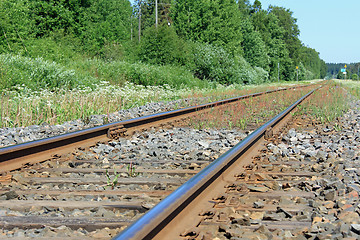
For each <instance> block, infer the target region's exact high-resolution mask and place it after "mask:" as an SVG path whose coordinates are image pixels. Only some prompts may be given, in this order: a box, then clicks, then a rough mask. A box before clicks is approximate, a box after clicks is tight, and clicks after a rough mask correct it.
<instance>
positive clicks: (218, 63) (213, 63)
mask: <svg viewBox="0 0 360 240" xmlns="http://www.w3.org/2000/svg"><path fill="white" fill-rule="evenodd" d="M191 45H192V56H191V60H190V61H189V62H188V64H187V66H188V68H189V69H191V71H192V72H193V73H194V75H195V76H196V77H198V78H200V79H207V80H210V81H216V82H218V83H221V84H230V83H233V82H235V80H236V77H235V76H234V74H235V62H234V59H233V58H232V57H231V56H230V54H229V53H227V52H226V51H225V50H224V49H223V48H222V47H217V46H213V45H210V44H207V43H199V42H195V43H192V44H191Z"/></svg>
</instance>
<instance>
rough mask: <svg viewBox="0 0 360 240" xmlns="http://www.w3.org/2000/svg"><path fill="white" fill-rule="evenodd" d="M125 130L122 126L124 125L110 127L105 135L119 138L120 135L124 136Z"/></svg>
mask: <svg viewBox="0 0 360 240" xmlns="http://www.w3.org/2000/svg"><path fill="white" fill-rule="evenodd" d="M126 132H127V129H126V128H125V127H124V125H119V126H115V127H111V128H109V130H108V132H107V137H108V138H110V139H119V138H120V137H123V136H125V133H126Z"/></svg>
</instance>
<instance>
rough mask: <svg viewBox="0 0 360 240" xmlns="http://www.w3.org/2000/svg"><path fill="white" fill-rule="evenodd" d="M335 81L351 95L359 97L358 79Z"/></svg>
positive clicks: (359, 83) (359, 82) (359, 85)
mask: <svg viewBox="0 0 360 240" xmlns="http://www.w3.org/2000/svg"><path fill="white" fill-rule="evenodd" d="M335 82H336V83H337V84H339V85H340V86H342V87H344V88H345V89H346V90H347V91H349V92H350V93H351V95H353V96H355V97H357V98H358V99H360V81H353V80H335Z"/></svg>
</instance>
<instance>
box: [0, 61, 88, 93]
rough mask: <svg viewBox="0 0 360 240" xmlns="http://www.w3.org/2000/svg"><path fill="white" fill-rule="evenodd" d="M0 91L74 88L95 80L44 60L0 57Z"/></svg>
mask: <svg viewBox="0 0 360 240" xmlns="http://www.w3.org/2000/svg"><path fill="white" fill-rule="evenodd" d="M0 66H1V68H0V71H1V73H0V77H1V79H0V89H4V88H11V87H13V86H16V85H23V86H26V87H28V88H30V89H39V88H47V89H56V88H68V89H71V88H74V87H76V86H79V85H90V84H92V83H95V81H94V79H89V78H87V77H85V76H80V75H78V74H76V73H75V71H74V70H68V69H65V67H63V66H61V65H59V64H57V63H55V62H51V61H46V60H44V59H42V58H35V59H33V58H29V57H23V56H19V55H11V54H1V55H0Z"/></svg>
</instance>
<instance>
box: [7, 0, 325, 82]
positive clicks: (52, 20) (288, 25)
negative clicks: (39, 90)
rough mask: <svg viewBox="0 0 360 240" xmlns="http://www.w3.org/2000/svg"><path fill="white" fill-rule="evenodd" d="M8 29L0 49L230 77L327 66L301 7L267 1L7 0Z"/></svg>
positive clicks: (261, 78) (290, 74)
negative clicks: (303, 25)
mask: <svg viewBox="0 0 360 240" xmlns="http://www.w3.org/2000/svg"><path fill="white" fill-rule="evenodd" d="M156 5H157V9H156ZM156 13H157V16H158V18H157V19H158V25H157V26H155V15H156ZM0 31H1V32H0V53H9V52H11V53H16V54H21V55H25V56H29V57H38V56H41V57H44V58H53V59H51V60H54V61H60V62H62V61H63V62H66V61H67V60H68V59H69V58H76V56H75V57H74V56H73V54H75V55H81V56H86V57H96V58H100V59H104V60H105V61H127V62H133V63H135V62H143V63H148V64H153V65H162V66H167V65H175V66H181V67H183V68H184V69H187V70H189V71H191V73H192V74H193V75H194V76H195V77H197V78H199V79H204V80H208V81H214V82H219V83H222V84H230V83H261V82H266V81H278V80H285V81H290V80H296V79H299V80H305V79H306V80H307V79H316V78H324V77H325V75H326V72H327V65H326V64H325V62H324V61H323V60H321V59H320V57H319V53H318V52H317V51H316V50H315V49H312V48H309V47H307V46H305V45H304V44H303V43H302V42H301V41H300V39H299V34H300V31H299V28H298V25H297V19H296V18H294V17H293V12H292V11H291V10H290V9H285V8H283V7H278V6H270V7H269V8H268V9H263V8H262V5H261V2H260V1H259V0H255V1H254V3H253V4H251V3H250V2H249V1H248V0H238V1H235V0H188V1H178V0H172V1H171V0H158V3H157V4H156V2H155V0H137V1H135V3H134V4H133V5H131V3H130V1H128V0H2V1H1V2H0ZM63 49H71V51H70V52H71V54H68V55H66V54H67V51H66V50H63ZM52 52H55V53H54V54H52Z"/></svg>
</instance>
